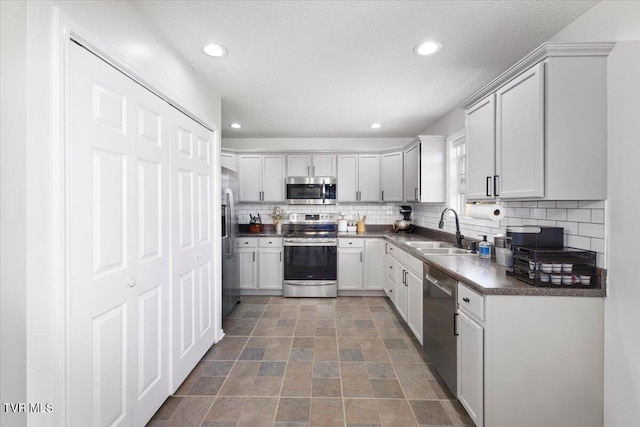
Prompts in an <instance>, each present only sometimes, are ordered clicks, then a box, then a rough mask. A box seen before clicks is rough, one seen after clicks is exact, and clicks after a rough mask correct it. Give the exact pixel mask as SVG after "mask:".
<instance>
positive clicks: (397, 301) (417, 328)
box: [386, 243, 423, 344]
mask: <svg viewBox="0 0 640 427" xmlns="http://www.w3.org/2000/svg"><path fill="white" fill-rule="evenodd" d="M386 248H387V262H386V264H387V269H388V273H387V276H386V277H387V287H388V288H389V289H390V290H391V286H393V289H392V290H393V292H387V295H389V294H391V296H390V298H391V302H393V304H394V306H395V307H396V310H397V311H398V313H399V314H400V316H402V318H403V319H404V321H405V322H407V325H408V326H409V329H411V331H412V332H413V334H414V335H415V336H416V338H417V339H418V341H419V342H420V344H422V264H423V263H422V261H421V260H419V259H418V258H416V257H414V256H412V255H409V254H408V253H407V252H405V251H403V250H402V249H400V248H399V247H398V246H395V245H392V244H389V243H387V246H386Z"/></svg>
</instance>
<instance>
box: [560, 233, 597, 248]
mask: <svg viewBox="0 0 640 427" xmlns="http://www.w3.org/2000/svg"><path fill="white" fill-rule="evenodd" d="M566 238H567V243H566V244H567V246H571V247H573V248H578V249H587V250H591V239H589V238H588V237H583V236H572V235H568V236H566Z"/></svg>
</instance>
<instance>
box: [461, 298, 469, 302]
mask: <svg viewBox="0 0 640 427" xmlns="http://www.w3.org/2000/svg"><path fill="white" fill-rule="evenodd" d="M462 301H464V302H471V300H470V299H469V298H467V297H464V298H462Z"/></svg>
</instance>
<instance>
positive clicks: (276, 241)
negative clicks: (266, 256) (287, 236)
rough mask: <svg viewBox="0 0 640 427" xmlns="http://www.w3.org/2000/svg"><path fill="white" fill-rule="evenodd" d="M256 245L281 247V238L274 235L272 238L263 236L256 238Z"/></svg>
mask: <svg viewBox="0 0 640 427" xmlns="http://www.w3.org/2000/svg"><path fill="white" fill-rule="evenodd" d="M247 246H248V245H247ZM258 246H260V247H261V248H281V247H282V238H280V237H276V238H273V239H272V238H271V237H264V238H261V239H259V240H258Z"/></svg>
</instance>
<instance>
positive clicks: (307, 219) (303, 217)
mask: <svg viewBox="0 0 640 427" xmlns="http://www.w3.org/2000/svg"><path fill="white" fill-rule="evenodd" d="M336 218H337V215H336V214H332V213H326V214H298V213H292V214H289V222H290V223H307V224H317V223H332V222H336Z"/></svg>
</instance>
